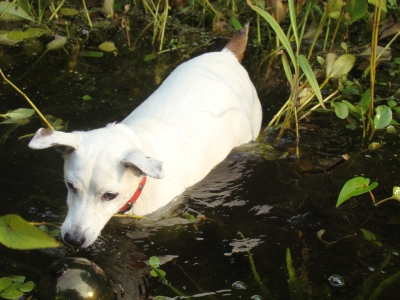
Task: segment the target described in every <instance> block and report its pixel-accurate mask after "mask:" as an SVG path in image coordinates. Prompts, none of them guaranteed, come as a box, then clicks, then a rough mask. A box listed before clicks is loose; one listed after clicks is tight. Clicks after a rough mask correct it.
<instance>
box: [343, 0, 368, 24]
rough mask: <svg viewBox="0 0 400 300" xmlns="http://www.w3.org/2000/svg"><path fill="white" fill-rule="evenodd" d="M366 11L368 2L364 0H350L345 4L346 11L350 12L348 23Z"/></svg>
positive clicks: (362, 15)
mask: <svg viewBox="0 0 400 300" xmlns="http://www.w3.org/2000/svg"><path fill="white" fill-rule="evenodd" d="M367 12H368V3H367V1H366V0H350V1H349V3H348V4H347V6H346V13H349V14H350V23H353V22H355V21H357V20H359V19H361V18H362V17H364V16H365V14H366V13H367Z"/></svg>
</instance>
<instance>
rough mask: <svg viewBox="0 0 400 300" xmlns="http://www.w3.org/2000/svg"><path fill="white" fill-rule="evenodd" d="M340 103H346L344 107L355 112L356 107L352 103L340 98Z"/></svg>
mask: <svg viewBox="0 0 400 300" xmlns="http://www.w3.org/2000/svg"><path fill="white" fill-rule="evenodd" d="M342 103H343V104H344V105H346V107H347V109H348V110H350V111H352V112H357V109H356V108H355V107H354V105H353V104H351V103H350V102H349V101H346V100H342Z"/></svg>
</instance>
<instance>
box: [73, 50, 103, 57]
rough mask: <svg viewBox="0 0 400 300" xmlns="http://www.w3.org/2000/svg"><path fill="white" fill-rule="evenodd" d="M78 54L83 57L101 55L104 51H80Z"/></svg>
mask: <svg viewBox="0 0 400 300" xmlns="http://www.w3.org/2000/svg"><path fill="white" fill-rule="evenodd" d="M79 56H84V57H103V56H104V52H98V51H81V52H80V53H79Z"/></svg>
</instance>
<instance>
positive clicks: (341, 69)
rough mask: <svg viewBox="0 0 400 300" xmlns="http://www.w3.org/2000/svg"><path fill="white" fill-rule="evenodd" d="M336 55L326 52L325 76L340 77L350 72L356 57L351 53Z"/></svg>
mask: <svg viewBox="0 0 400 300" xmlns="http://www.w3.org/2000/svg"><path fill="white" fill-rule="evenodd" d="M336 57H337V55H336V54H334V53H328V54H327V56H326V76H327V77H329V78H341V77H342V76H343V75H344V74H347V73H348V72H350V70H351V69H352V68H353V66H354V63H355V61H356V57H355V56H354V55H352V54H343V55H341V56H339V57H338V58H336Z"/></svg>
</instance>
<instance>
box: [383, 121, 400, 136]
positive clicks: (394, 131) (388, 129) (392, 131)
mask: <svg viewBox="0 0 400 300" xmlns="http://www.w3.org/2000/svg"><path fill="white" fill-rule="evenodd" d="M392 121H393V120H392ZM390 123H392V122H390ZM386 132H387V133H392V134H396V133H397V129H396V127H394V126H393V125H389V126H388V127H386Z"/></svg>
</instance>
